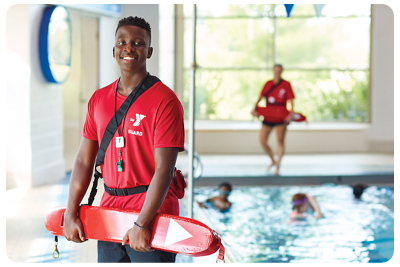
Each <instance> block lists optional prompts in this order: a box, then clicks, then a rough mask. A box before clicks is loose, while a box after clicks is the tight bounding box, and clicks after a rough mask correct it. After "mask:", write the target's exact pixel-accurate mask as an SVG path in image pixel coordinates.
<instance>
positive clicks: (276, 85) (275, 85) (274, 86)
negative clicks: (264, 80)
mask: <svg viewBox="0 0 400 267" xmlns="http://www.w3.org/2000/svg"><path fill="white" fill-rule="evenodd" d="M283 81H284V80H283V79H280V80H279V82H278V83H277V84H274V85H272V87H271V88H270V89H269V90H268V92H267V93H266V94H265V95H264V96H265V97H268V95H269V94H270V93H271V92H272V91H273V90H274V89H275V88H276V87H278V85H280V84H281V83H282V82H283Z"/></svg>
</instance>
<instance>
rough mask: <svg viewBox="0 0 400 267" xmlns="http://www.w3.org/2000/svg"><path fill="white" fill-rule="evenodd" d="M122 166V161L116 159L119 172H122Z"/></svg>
mask: <svg viewBox="0 0 400 267" xmlns="http://www.w3.org/2000/svg"><path fill="white" fill-rule="evenodd" d="M122 166H123V162H122V160H121V159H120V160H118V162H117V168H118V171H119V172H122V171H123V168H122Z"/></svg>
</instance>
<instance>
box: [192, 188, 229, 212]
mask: <svg viewBox="0 0 400 267" xmlns="http://www.w3.org/2000/svg"><path fill="white" fill-rule="evenodd" d="M218 189H219V192H220V194H219V195H218V196H215V197H212V198H208V199H207V200H206V201H205V202H211V203H212V205H213V207H214V208H216V209H219V210H220V211H226V210H228V209H229V208H230V207H231V205H232V203H231V202H229V200H228V196H229V194H230V193H231V191H232V186H231V184H229V183H226V182H224V183H221V184H220V185H219V186H218ZM197 203H198V204H199V206H200V207H202V208H205V209H206V208H207V206H206V205H204V203H202V202H199V201H197Z"/></svg>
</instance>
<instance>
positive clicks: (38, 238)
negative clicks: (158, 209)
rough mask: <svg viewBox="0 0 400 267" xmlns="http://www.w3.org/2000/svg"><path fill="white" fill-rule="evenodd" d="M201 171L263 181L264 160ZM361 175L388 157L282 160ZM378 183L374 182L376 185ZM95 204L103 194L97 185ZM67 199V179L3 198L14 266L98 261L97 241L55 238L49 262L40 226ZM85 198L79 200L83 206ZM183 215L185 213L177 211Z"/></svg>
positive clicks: (385, 166)
mask: <svg viewBox="0 0 400 267" xmlns="http://www.w3.org/2000/svg"><path fill="white" fill-rule="evenodd" d="M185 160H186V161H187V158H185V154H182V155H180V156H179V160H178V163H177V166H178V167H179V168H181V169H184V168H185ZM201 160H202V162H203V166H204V171H203V176H204V177H202V178H200V179H203V180H206V179H213V178H218V177H219V178H221V177H224V175H228V176H236V177H248V176H267V175H269V174H268V173H267V172H266V171H265V167H266V165H267V164H268V163H269V161H268V159H267V158H266V157H265V156H258V155H256V156H254V155H247V156H243V155H242V156H222V155H219V156H205V155H204V156H201ZM338 173H340V174H341V175H346V174H348V175H350V174H362V173H381V174H392V175H393V173H394V157H393V155H384V154H382V155H380V154H352V155H348V154H346V155H286V156H285V157H284V160H283V162H282V176H285V175H294V174H296V175H299V176H301V175H310V174H323V175H330V174H335V175H336V174H338ZM378 182H379V181H377V183H378ZM98 189H99V191H98V193H97V194H98V197H97V198H96V199H95V202H94V205H98V204H99V201H100V196H101V195H102V193H103V186H102V184H101V183H99V186H98ZM67 196H68V177H66V178H65V179H63V180H62V181H59V182H58V183H56V184H51V185H46V186H40V187H35V188H33V189H30V190H23V189H19V188H17V189H11V190H7V191H6V193H5V199H6V205H5V207H6V208H5V209H6V210H5V214H6V216H5V217H6V253H7V257H8V258H9V259H10V260H11V261H13V262H18V263H27V262H32V263H34V262H36V263H39V262H40V263H42V262H51V263H71V262H79V263H91V262H92V263H94V262H97V244H96V241H93V240H89V241H87V242H84V243H81V244H76V243H72V242H68V241H66V240H65V239H64V238H63V237H61V238H59V244H58V250H59V252H60V257H59V258H58V259H53V258H52V256H51V253H52V251H53V249H54V237H53V236H52V235H51V234H50V233H49V232H47V230H46V229H45V226H44V217H45V215H46V214H47V213H48V212H49V211H50V210H51V209H52V208H54V207H56V206H59V205H65V204H66V202H67ZM86 200H87V195H86V196H85V197H84V202H86ZM182 215H184V211H182ZM177 262H195V263H200V262H201V263H206V262H207V263H208V262H210V263H211V262H215V256H210V257H199V258H191V257H187V256H181V255H179V256H178V257H177Z"/></svg>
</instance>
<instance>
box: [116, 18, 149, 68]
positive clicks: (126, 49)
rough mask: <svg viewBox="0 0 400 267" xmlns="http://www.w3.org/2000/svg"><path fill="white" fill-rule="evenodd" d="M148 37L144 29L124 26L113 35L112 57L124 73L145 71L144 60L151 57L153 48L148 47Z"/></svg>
mask: <svg viewBox="0 0 400 267" xmlns="http://www.w3.org/2000/svg"><path fill="white" fill-rule="evenodd" d="M149 42H150V37H149V35H148V33H147V31H146V30H145V29H142V28H140V27H137V26H131V25H125V26H122V27H120V28H119V29H118V31H117V33H116V35H115V46H114V48H113V56H114V58H115V60H116V61H117V63H118V65H119V66H120V68H121V69H122V70H123V71H125V72H135V71H138V70H140V69H142V68H144V69H146V60H147V59H148V58H150V57H151V55H152V53H153V48H152V47H150V46H149Z"/></svg>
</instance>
